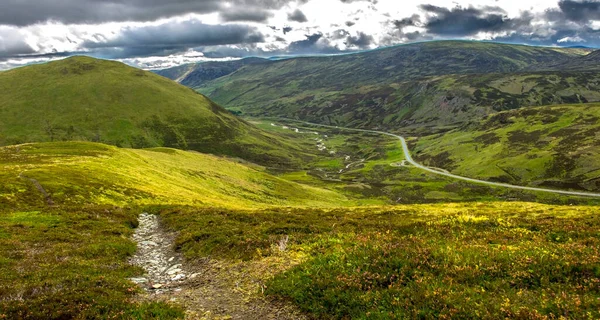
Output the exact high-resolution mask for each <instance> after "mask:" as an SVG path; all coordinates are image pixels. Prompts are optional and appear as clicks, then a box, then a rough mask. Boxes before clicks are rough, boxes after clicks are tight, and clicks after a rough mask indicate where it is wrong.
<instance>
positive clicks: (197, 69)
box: [155, 58, 269, 87]
mask: <svg viewBox="0 0 600 320" xmlns="http://www.w3.org/2000/svg"><path fill="white" fill-rule="evenodd" d="M268 61H269V60H266V59H261V58H245V59H241V60H233V61H223V62H215V61H208V62H202V63H195V64H186V65H183V66H178V67H174V68H170V69H165V70H157V71H155V73H156V74H159V75H161V76H163V77H167V78H169V79H171V80H175V81H177V82H179V83H181V84H183V85H185V86H188V87H198V86H201V85H203V84H204V83H206V82H208V81H211V80H214V79H218V78H220V77H223V76H226V75H228V74H231V73H234V72H235V71H237V70H238V69H240V68H242V67H244V66H247V65H255V64H263V63H266V62H268Z"/></svg>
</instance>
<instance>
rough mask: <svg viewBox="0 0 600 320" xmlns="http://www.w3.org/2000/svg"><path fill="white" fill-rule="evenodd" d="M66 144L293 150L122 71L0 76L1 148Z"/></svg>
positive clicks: (27, 70)
mask: <svg viewBox="0 0 600 320" xmlns="http://www.w3.org/2000/svg"><path fill="white" fill-rule="evenodd" d="M66 140H78V141H92V142H102V143H107V144H112V145H116V146H122V147H133V148H147V147H159V146H164V147H173V148H178V149H189V150H195V151H201V152H205V153H214V154H221V155H229V156H235V157H241V158H245V159H248V160H251V161H255V162H260V163H286V162H288V161H290V160H289V159H291V158H295V156H290V154H291V153H292V152H293V150H294V146H291V145H286V142H285V141H282V140H281V139H280V138H279V137H277V136H275V135H272V134H267V133H265V132H263V131H261V130H259V129H257V128H256V127H254V126H252V125H250V124H249V123H247V122H244V121H242V120H240V119H238V118H236V117H235V116H233V115H232V114H230V113H229V112H228V111H226V110H225V109H223V108H221V107H220V106H218V105H217V104H215V103H213V102H212V101H210V100H209V99H207V98H206V97H205V96H203V95H201V94H198V93H196V92H194V91H193V90H190V89H189V88H186V87H184V86H182V85H179V84H176V83H173V82H172V81H169V80H167V79H165V78H164V77H161V76H158V75H155V74H153V73H151V72H146V71H142V70H139V69H135V68H132V67H128V66H126V65H124V64H122V63H118V62H112V61H104V60H97V59H93V58H88V57H73V58H68V59H65V60H61V61H56V62H51V63H47V64H41V65H34V66H28V67H23V68H19V69H14V70H10V71H6V72H2V73H0V145H13V144H20V143H26V142H44V141H66Z"/></svg>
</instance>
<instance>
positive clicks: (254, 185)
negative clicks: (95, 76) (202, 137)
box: [0, 142, 345, 209]
mask: <svg viewBox="0 0 600 320" xmlns="http://www.w3.org/2000/svg"><path fill="white" fill-rule="evenodd" d="M0 168H1V170H0V180H1V181H2V184H0V208H5V209H10V208H13V207H28V206H44V205H45V204H46V203H47V202H52V203H54V204H55V205H78V206H79V205H86V204H113V205H119V206H131V205H146V204H183V205H199V206H217V207H230V208H246V207H261V206H271V205H277V206H288V205H294V206H331V205H340V204H343V203H345V198H344V197H342V196H341V195H338V194H337V193H334V192H331V191H325V190H322V189H318V188H313V187H307V186H304V185H301V184H297V183H293V182H289V181H286V180H283V179H280V178H276V177H274V176H271V175H269V174H267V173H265V172H263V168H262V167H259V166H254V167H252V168H251V167H248V166H246V165H243V164H240V163H236V162H232V161H229V160H226V159H223V158H220V157H216V156H212V155H205V154H200V153H195V152H186V151H180V150H176V149H168V148H157V149H147V150H134V149H120V148H116V147H113V146H107V145H103V144H97V143H85V142H58V143H56V142H55V143H39V144H26V145H21V146H9V147H3V148H0ZM32 179H33V180H32ZM38 184H39V186H41V187H42V188H43V189H44V190H45V192H47V193H48V196H47V199H46V196H45V195H44V193H43V191H40V190H39V186H38Z"/></svg>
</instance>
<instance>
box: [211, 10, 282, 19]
mask: <svg viewBox="0 0 600 320" xmlns="http://www.w3.org/2000/svg"><path fill="white" fill-rule="evenodd" d="M220 16H221V20H223V21H225V22H234V21H247V22H265V21H267V19H269V18H270V17H272V16H273V13H272V12H270V11H267V10H262V9H258V8H256V9H247V8H236V9H231V10H227V11H223V12H221V13H220Z"/></svg>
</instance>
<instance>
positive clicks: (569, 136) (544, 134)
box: [414, 104, 600, 191]
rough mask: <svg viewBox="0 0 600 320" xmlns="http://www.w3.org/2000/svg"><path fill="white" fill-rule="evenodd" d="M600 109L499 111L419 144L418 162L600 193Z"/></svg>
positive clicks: (572, 107)
mask: <svg viewBox="0 0 600 320" xmlns="http://www.w3.org/2000/svg"><path fill="white" fill-rule="evenodd" d="M599 119H600V105H597V104H585V105H563V106H552V107H538V108H529V109H522V110H514V111H508V112H503V113H499V114H496V115H493V116H491V117H489V118H488V119H487V120H484V121H482V122H481V123H477V124H473V125H471V126H467V127H464V128H461V129H458V130H454V131H451V132H448V133H444V134H440V135H434V136H430V137H426V138H421V139H419V140H418V142H417V145H416V147H415V148H414V150H415V155H416V159H418V160H419V161H421V162H422V163H425V164H428V165H432V166H435V167H441V168H446V169H449V170H451V171H452V172H454V173H457V174H461V175H465V176H470V177H478V178H483V179H490V180H496V181H503V182H509V183H517V184H528V185H542V186H549V187H559V188H574V189H587V190H596V191H597V190H600V159H598V156H597V155H598V153H599V152H600V149H599V148H600V144H598V141H599V139H600V124H599V123H598V120H599Z"/></svg>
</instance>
